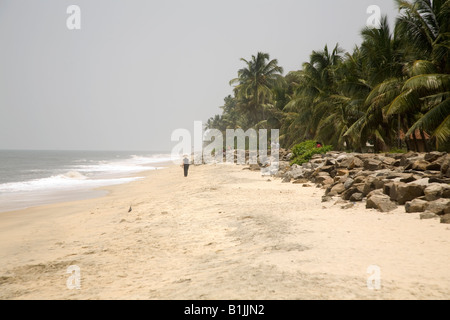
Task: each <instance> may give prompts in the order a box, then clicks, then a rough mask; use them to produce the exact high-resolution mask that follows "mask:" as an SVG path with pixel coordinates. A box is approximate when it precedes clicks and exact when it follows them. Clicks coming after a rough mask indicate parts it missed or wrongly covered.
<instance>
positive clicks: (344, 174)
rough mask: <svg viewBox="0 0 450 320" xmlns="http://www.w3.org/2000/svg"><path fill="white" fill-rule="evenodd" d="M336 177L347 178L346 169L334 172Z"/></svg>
mask: <svg viewBox="0 0 450 320" xmlns="http://www.w3.org/2000/svg"><path fill="white" fill-rule="evenodd" d="M336 175H337V176H348V170H347V169H338V170H337V171H336Z"/></svg>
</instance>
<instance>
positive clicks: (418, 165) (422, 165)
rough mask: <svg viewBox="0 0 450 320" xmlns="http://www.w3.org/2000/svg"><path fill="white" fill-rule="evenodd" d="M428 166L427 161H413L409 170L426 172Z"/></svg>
mask: <svg viewBox="0 0 450 320" xmlns="http://www.w3.org/2000/svg"><path fill="white" fill-rule="evenodd" d="M429 165H430V163H429V162H428V161H425V160H416V161H414V163H413V164H412V165H411V169H412V170H416V171H425V170H427V167H428V166H429ZM405 169H409V168H408V167H406V168H405Z"/></svg>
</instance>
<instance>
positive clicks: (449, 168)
mask: <svg viewBox="0 0 450 320" xmlns="http://www.w3.org/2000/svg"><path fill="white" fill-rule="evenodd" d="M441 176H443V177H447V178H450V155H449V154H447V155H446V156H445V159H444V160H443V161H442V166H441Z"/></svg>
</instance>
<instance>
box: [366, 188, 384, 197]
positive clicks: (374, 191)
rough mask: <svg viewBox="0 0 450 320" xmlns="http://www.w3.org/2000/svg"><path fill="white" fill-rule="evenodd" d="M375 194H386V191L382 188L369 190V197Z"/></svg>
mask: <svg viewBox="0 0 450 320" xmlns="http://www.w3.org/2000/svg"><path fill="white" fill-rule="evenodd" d="M375 195H378V196H382V195H384V193H383V192H382V191H381V190H380V189H377V190H373V191H370V192H369V194H368V195H367V198H370V197H372V196H375Z"/></svg>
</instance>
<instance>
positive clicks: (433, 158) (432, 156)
mask: <svg viewBox="0 0 450 320" xmlns="http://www.w3.org/2000/svg"><path fill="white" fill-rule="evenodd" d="M442 156H445V152H439V151H432V152H429V153H427V154H425V156H424V157H423V159H424V160H425V161H428V162H434V161H436V160H437V159H439V158H441V157H442Z"/></svg>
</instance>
